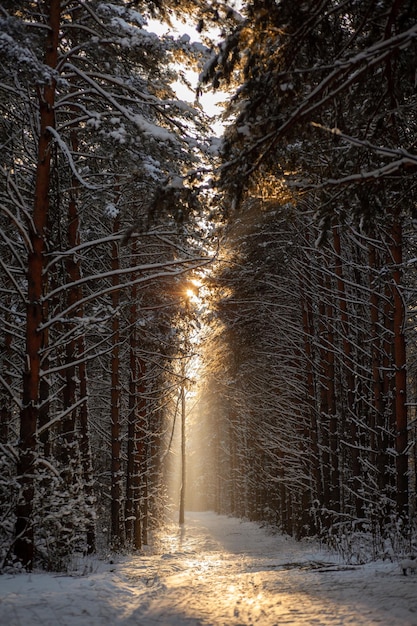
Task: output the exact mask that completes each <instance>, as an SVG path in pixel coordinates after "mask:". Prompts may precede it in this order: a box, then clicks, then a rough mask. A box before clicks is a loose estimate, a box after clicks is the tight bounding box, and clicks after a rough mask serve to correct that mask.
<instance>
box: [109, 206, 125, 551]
mask: <svg viewBox="0 0 417 626" xmlns="http://www.w3.org/2000/svg"><path fill="white" fill-rule="evenodd" d="M119 224H120V218H119V215H117V217H116V218H115V220H114V225H113V233H114V234H117V233H118V231H119ZM111 268H112V270H113V272H114V274H113V278H112V282H113V287H115V289H114V291H113V292H112V307H113V317H112V351H111V392H110V394H111V544H112V546H113V548H115V549H118V548H120V547H121V545H122V543H123V535H122V523H121V519H122V515H121V514H122V463H121V424H120V404H121V389H120V371H119V370H120V347H119V344H120V322H119V310H118V309H119V304H120V292H119V289H118V288H117V287H118V285H119V277H118V274H117V270H118V269H119V268H120V258H119V245H118V243H117V241H114V242H113V244H112V259H111Z"/></svg>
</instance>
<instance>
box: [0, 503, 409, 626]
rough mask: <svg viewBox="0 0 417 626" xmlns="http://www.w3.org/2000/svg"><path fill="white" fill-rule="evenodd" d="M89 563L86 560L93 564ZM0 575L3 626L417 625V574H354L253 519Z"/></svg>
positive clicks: (392, 566)
mask: <svg viewBox="0 0 417 626" xmlns="http://www.w3.org/2000/svg"><path fill="white" fill-rule="evenodd" d="M86 563H87V562H86ZM91 563H93V571H92V572H89V573H87V574H84V575H81V574H80V575H74V576H63V575H56V574H45V573H33V574H30V575H29V574H26V573H25V574H20V575H14V576H11V575H9V574H4V575H3V576H0V625H1V626H35V625H36V626H80V625H86V626H96V625H97V626H122V625H123V626H150V625H154V624H160V625H163V626H173V625H175V626H176V625H179V624H184V625H197V624H200V625H213V626H222V625H229V624H230V625H234V626H238V625H239V626H248V625H251V624H259V625H261V626H262V625H268V626H272V625H275V624H276V625H277V626H284V625H290V624H291V625H293V626H346V625H348V624H350V625H354V626H374V625H375V626H376V625H378V626H417V575H414V576H407V577H405V576H403V575H402V572H401V570H400V568H399V566H398V564H396V563H388V562H384V563H382V562H380V563H374V564H368V565H365V566H358V567H354V568H348V567H345V566H343V564H342V563H341V562H340V561H339V560H338V559H337V558H335V557H331V556H330V555H329V554H327V553H325V552H321V551H320V550H319V549H318V548H317V546H312V545H311V544H310V545H309V544H304V543H297V542H295V541H292V540H291V539H288V538H285V537H282V536H280V535H275V536H273V535H270V534H268V532H267V531H266V530H264V529H261V528H259V527H258V526H257V525H256V524H252V523H250V522H241V521H239V520H236V519H233V518H228V517H223V516H220V517H219V516H216V515H214V514H213V513H189V514H188V516H187V519H186V525H185V528H184V529H183V530H182V531H180V530H178V529H176V528H175V527H173V529H172V534H171V535H169V536H167V537H165V538H164V539H163V541H162V542H161V544H160V546H159V549H158V550H155V553H153V552H152V553H151V552H148V553H146V554H145V556H135V557H129V558H123V559H120V560H118V562H117V563H115V564H112V563H109V562H99V561H93V562H90V565H91Z"/></svg>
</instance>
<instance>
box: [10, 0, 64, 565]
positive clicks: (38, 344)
mask: <svg viewBox="0 0 417 626" xmlns="http://www.w3.org/2000/svg"><path fill="white" fill-rule="evenodd" d="M46 6H47V9H46V11H47V15H48V33H47V36H46V42H45V64H46V65H47V66H48V67H50V68H51V69H55V67H56V65H57V60H58V40H59V27H60V9H61V2H60V0H49V2H48V3H47V5H46ZM54 102H55V81H54V80H53V79H52V78H51V79H50V82H48V83H47V84H46V85H45V87H44V88H43V90H42V93H41V94H40V97H39V113H40V137H39V143H38V161H37V164H36V183H35V199H34V207H33V214H32V221H31V224H30V226H29V230H30V233H29V234H30V242H31V249H30V252H29V255H28V267H27V278H28V292H27V305H26V329H25V330H26V369H25V371H24V374H23V402H22V410H21V413H20V438H19V461H18V465H17V479H18V482H19V484H20V488H21V492H20V494H19V498H18V502H17V506H16V526H15V537H16V538H15V544H14V552H15V556H16V558H17V559H18V560H19V561H21V563H22V565H23V566H25V567H26V568H27V569H32V567H33V557H34V531H33V497H34V489H35V457H36V435H35V433H36V426H37V420H38V415H39V400H40V380H41V376H40V358H41V356H40V351H41V348H42V345H43V341H44V336H43V333H42V331H41V330H40V327H41V324H42V322H43V307H42V296H43V291H44V285H45V281H46V277H45V275H44V272H43V269H44V262H45V248H46V245H45V237H46V225H47V221H48V213H49V192H50V182H51V141H52V137H51V134H50V132H49V130H48V127H52V128H53V127H54V126H55V115H54Z"/></svg>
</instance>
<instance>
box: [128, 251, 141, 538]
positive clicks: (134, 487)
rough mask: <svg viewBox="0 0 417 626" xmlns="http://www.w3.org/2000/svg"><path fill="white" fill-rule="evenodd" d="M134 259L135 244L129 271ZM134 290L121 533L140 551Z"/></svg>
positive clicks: (133, 294)
mask: <svg viewBox="0 0 417 626" xmlns="http://www.w3.org/2000/svg"><path fill="white" fill-rule="evenodd" d="M135 256H136V240H133V241H132V262H131V265H132V267H134V266H135ZM137 316H138V311H137V286H136V284H133V285H132V287H131V291H130V319H129V326H130V331H129V415H128V427H127V462H126V505H125V533H126V541H127V542H128V543H130V544H131V545H132V546H134V547H135V548H136V549H140V548H141V541H140V530H139V532H138V536H139V545H137V542H136V541H135V537H136V533H135V525H136V522H137V517H139V520H138V521H139V524H140V515H139V510H138V499H139V498H138V491H139V486H138V480H139V468H138V464H137V458H136V441H137V420H138V416H137V406H138V397H137V396H138V390H137V383H138V372H137V369H138V368H137V354H136V343H137V330H136V322H137Z"/></svg>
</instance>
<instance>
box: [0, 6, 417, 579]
mask: <svg viewBox="0 0 417 626" xmlns="http://www.w3.org/2000/svg"><path fill="white" fill-rule="evenodd" d="M416 42H417V4H416V3H415V1H414V0H361V1H360V2H358V1H357V0H320V1H316V0H307V1H303V2H294V0H259V1H257V2H247V3H246V2H239V3H233V2H229V3H228V2H223V1H219V2H217V1H215V0H213V1H205V0H184V1H181V0H167V1H164V2H160V1H158V0H155V1H147V2H145V1H143V2H142V1H140V0H137V1H133V0H132V1H129V0H113V1H112V2H108V1H107V0H91V1H89V2H86V1H84V0H2V3H1V6H0V109H1V116H0V144H1V152H0V290H1V298H0V322H1V323H0V346H1V352H0V451H1V454H0V569H2V570H7V571H10V570H15V569H17V568H24V569H27V570H32V569H33V568H38V569H39V568H42V569H45V570H52V571H67V570H68V568H69V567H70V566H71V563H73V558H74V555H78V554H89V555H91V554H93V553H96V552H99V553H100V551H103V550H110V551H112V552H113V553H119V554H120V553H123V554H126V553H130V552H133V551H140V550H141V549H143V547H144V546H146V545H149V544H152V540H153V537H155V536H156V534H157V532H161V530H163V528H164V525H165V524H166V522H167V520H168V519H171V514H172V511H173V510H174V511H175V510H177V509H178V508H179V522H180V523H182V522H183V520H184V508H185V507H188V508H191V509H195V510H212V511H215V512H216V513H220V514H223V515H232V516H234V517H237V518H242V519H246V520H250V521H256V522H262V523H267V524H268V525H271V526H272V527H273V528H275V529H277V530H279V531H280V532H282V533H286V534H288V535H291V536H293V537H294V538H296V539H301V538H316V539H318V540H320V541H321V542H324V543H325V544H326V545H327V546H328V547H329V548H330V549H334V550H336V551H337V552H338V553H339V555H341V556H342V557H343V558H344V559H346V560H347V561H349V562H354V563H364V562H365V561H369V560H376V559H379V558H382V557H387V556H389V558H390V559H396V558H400V557H402V556H405V555H409V554H411V553H412V552H413V550H414V549H415V550H416V551H417V536H416V535H415V532H416V529H415V514H416V471H417V463H416V460H417V456H416V455H417V452H416V446H415V443H416V436H417V432H416V427H417V422H416V410H415V407H416V403H417V361H416V357H417V351H416V339H417V336H416V325H417V319H416V295H417V275H416V266H417V246H416V244H417V213H416V172H417V147H416V146H417V136H416V129H417V45H416ZM212 92H216V93H217V94H220V95H218V96H217V97H218V98H220V100H221V101H222V104H221V105H220V107H219V109H221V120H220V121H221V125H222V129H223V130H221V131H218V128H219V123H218V122H219V120H215V119H214V118H213V111H212V110H211V109H210V110H208V108H207V106H206V104H205V103H206V102H207V99H206V96H205V95H204V94H211V93H212ZM220 134H221V136H219V135H220Z"/></svg>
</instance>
